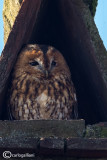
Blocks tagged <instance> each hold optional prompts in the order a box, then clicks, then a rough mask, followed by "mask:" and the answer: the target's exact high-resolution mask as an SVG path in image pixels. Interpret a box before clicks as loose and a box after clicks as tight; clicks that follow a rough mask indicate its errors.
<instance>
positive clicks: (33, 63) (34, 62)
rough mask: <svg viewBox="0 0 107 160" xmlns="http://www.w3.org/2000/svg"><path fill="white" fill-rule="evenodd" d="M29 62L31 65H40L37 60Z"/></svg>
mask: <svg viewBox="0 0 107 160" xmlns="http://www.w3.org/2000/svg"><path fill="white" fill-rule="evenodd" d="M29 64H30V65H31V66H37V65H39V63H38V62H37V61H33V62H30V63H29Z"/></svg>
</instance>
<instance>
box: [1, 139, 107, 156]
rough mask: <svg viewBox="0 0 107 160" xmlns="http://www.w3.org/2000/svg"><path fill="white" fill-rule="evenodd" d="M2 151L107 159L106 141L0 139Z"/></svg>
mask: <svg viewBox="0 0 107 160" xmlns="http://www.w3.org/2000/svg"><path fill="white" fill-rule="evenodd" d="M4 151H11V152H12V153H19V154H22V153H23V154H25V153H33V154H35V156H43V157H50V156H51V157H54V156H57V157H62V156H63V157H66V158H67V157H74V158H107V139H103V138H97V139H95V138H92V139H88V138H87V139H86V138H70V139H63V138H57V137H49V138H42V139H39V138H37V137H32V138H31V137H25V138H22V139H20V138H17V137H12V138H11V139H10V138H8V137H7V138H2V139H0V154H1V155H2V153H3V152H4Z"/></svg>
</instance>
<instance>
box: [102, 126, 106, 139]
mask: <svg viewBox="0 0 107 160" xmlns="http://www.w3.org/2000/svg"><path fill="white" fill-rule="evenodd" d="M106 137H107V127H102V131H101V138H106Z"/></svg>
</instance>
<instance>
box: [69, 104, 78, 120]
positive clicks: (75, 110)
mask: <svg viewBox="0 0 107 160" xmlns="http://www.w3.org/2000/svg"><path fill="white" fill-rule="evenodd" d="M71 119H78V105H77V102H74V104H73V106H72V114H71Z"/></svg>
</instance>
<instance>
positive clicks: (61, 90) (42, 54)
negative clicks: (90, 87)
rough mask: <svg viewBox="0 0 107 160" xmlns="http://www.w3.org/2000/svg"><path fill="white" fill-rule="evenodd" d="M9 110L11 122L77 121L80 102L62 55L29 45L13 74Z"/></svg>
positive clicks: (19, 58) (18, 60) (42, 47)
mask: <svg viewBox="0 0 107 160" xmlns="http://www.w3.org/2000/svg"><path fill="white" fill-rule="evenodd" d="M9 97H10V98H9V100H8V107H9V111H10V115H11V118H14V119H17V120H32V119H72V118H77V100H76V93H75V89H74V85H73V83H72V80H71V74H70V71H69V68H68V66H67V64H66V62H65V60H64V58H63V56H62V55H61V53H60V52H59V51H58V50H56V49H55V48H53V47H50V46H45V45H36V44H35V45H27V46H26V47H25V48H24V49H23V50H22V51H21V53H20V55H19V57H18V59H17V62H16V65H15V67H14V71H13V74H12V83H11V88H10V96H9Z"/></svg>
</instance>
